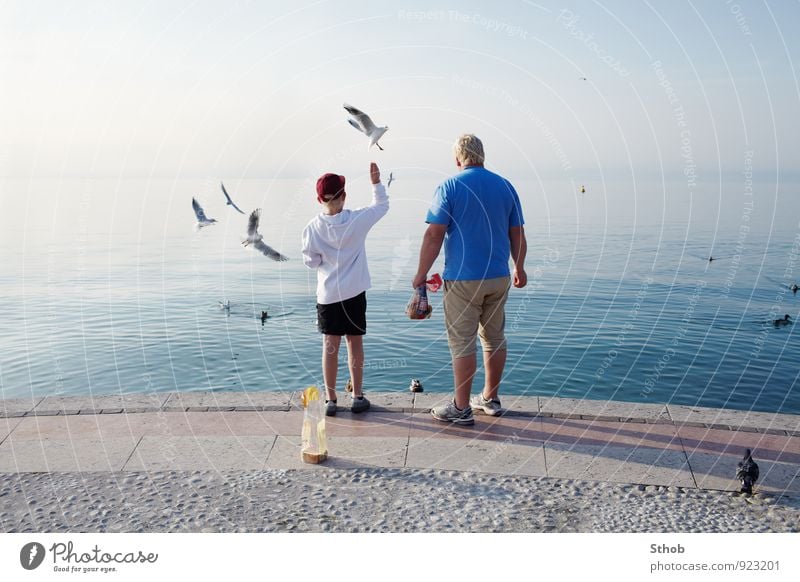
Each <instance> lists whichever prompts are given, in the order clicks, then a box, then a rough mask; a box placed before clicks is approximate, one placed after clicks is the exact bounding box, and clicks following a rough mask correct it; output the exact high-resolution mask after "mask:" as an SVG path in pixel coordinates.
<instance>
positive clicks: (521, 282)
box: [514, 269, 528, 289]
mask: <svg viewBox="0 0 800 582" xmlns="http://www.w3.org/2000/svg"><path fill="white" fill-rule="evenodd" d="M527 284H528V274H527V273H526V272H525V269H514V287H516V288H517V289H521V288H523V287H524V286H525V285H527Z"/></svg>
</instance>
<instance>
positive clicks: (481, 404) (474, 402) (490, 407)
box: [469, 392, 502, 416]
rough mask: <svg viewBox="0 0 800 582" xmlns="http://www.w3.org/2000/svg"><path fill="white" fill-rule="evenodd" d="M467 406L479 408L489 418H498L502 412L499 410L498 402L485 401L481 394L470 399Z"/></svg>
mask: <svg viewBox="0 0 800 582" xmlns="http://www.w3.org/2000/svg"><path fill="white" fill-rule="evenodd" d="M469 405H470V406H472V408H479V409H481V410H483V413H484V414H488V415H489V416H500V413H501V412H502V409H501V408H500V401H499V400H496V399H495V400H486V399H485V398H484V397H483V392H481V393H480V394H476V395H475V396H473V397H472V398H470V399H469Z"/></svg>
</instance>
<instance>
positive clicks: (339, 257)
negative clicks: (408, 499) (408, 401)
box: [303, 162, 389, 416]
mask: <svg viewBox="0 0 800 582" xmlns="http://www.w3.org/2000/svg"><path fill="white" fill-rule="evenodd" d="M369 173H370V181H371V182H372V204H371V205H369V206H367V207H365V208H358V209H356V210H345V208H344V202H345V199H346V198H347V193H346V192H345V189H344V184H345V178H344V176H337V175H336V174H324V175H323V176H321V177H320V178H319V180H317V201H318V202H319V203H320V204H322V212H321V213H320V214H318V215H317V216H316V217H314V218H313V219H312V220H311V221H310V222H309V223H308V224H307V225H306V227H305V229H303V262H304V263H305V265H306V266H307V267H308V268H310V269H316V270H317V327H318V328H319V331H320V333H322V375H323V378H324V380H325V389H326V392H325V414H326V415H327V416H333V415H335V414H336V373H337V371H338V367H339V345H340V343H341V341H342V336H345V339H346V341H347V354H348V365H349V368H350V379H351V381H352V383H353V403H352V406H351V407H350V410H351V411H353V412H364V411H365V410H368V409H369V400H367V399H366V398H364V394H363V391H362V386H361V384H362V379H363V373H364V344H363V337H362V336H363V335H364V334H365V333H366V332H367V318H366V312H367V293H366V291H367V289H369V288H370V286H371V284H370V278H369V269H368V267H367V254H366V249H365V247H364V241H365V240H366V238H367V234H368V233H369V231H370V229H371V228H372V227H373V226H375V223H377V222H378V221H379V220H380V219H381V218H382V217H383V215H384V214H386V212H387V211H388V210H389V197H388V196H387V194H386V188H384V186H383V184H381V174H380V171H379V170H378V166H377V165H376V164H375V163H374V162H373V163H371V164H370V167H369Z"/></svg>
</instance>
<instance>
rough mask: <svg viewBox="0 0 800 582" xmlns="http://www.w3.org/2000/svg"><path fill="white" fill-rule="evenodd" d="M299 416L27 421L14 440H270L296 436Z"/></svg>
mask: <svg viewBox="0 0 800 582" xmlns="http://www.w3.org/2000/svg"><path fill="white" fill-rule="evenodd" d="M301 426H302V415H300V414H299V413H287V412H145V413H139V414H109V415H106V414H92V415H87V416H84V415H77V416H46V417H38V416H35V417H26V418H23V419H21V421H20V422H19V424H18V425H17V426H16V428H15V429H14V432H13V433H12V434H13V436H14V438H17V439H26V438H27V439H39V440H57V439H63V440H71V439H76V438H97V439H99V438H113V437H115V436H121V435H126V436H132V437H136V438H139V437H141V436H144V435H150V436H153V435H160V436H220V437H224V436H237V435H238V436H273V435H275V434H280V433H289V434H292V431H295V432H296V433H297V434H299V431H300V428H301Z"/></svg>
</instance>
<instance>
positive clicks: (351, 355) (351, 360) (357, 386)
mask: <svg viewBox="0 0 800 582" xmlns="http://www.w3.org/2000/svg"><path fill="white" fill-rule="evenodd" d="M345 339H346V340H347V363H348V365H349V366H350V379H351V380H352V381H353V398H358V397H360V396H363V395H364V394H363V392H362V390H361V388H362V386H361V384H362V382H363V380H364V336H363V335H348V336H345Z"/></svg>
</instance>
